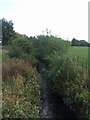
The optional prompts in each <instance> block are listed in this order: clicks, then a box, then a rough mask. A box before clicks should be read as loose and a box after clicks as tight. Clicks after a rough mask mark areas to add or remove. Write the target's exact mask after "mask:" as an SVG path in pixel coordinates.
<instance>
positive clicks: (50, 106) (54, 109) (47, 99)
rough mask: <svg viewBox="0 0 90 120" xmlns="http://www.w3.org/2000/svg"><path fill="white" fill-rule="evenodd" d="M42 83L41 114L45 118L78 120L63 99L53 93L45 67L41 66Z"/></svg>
mask: <svg viewBox="0 0 90 120" xmlns="http://www.w3.org/2000/svg"><path fill="white" fill-rule="evenodd" d="M39 72H40V75H41V77H42V83H41V108H40V113H41V115H42V117H43V118H59V119H60V118H61V119H66V120H67V119H68V118H71V119H73V120H78V119H77V118H76V116H75V115H74V113H73V112H72V111H70V109H69V108H67V106H66V105H65V104H64V102H63V100H62V98H61V97H60V96H59V95H57V93H55V92H53V90H52V87H51V83H50V81H49V80H48V78H47V75H46V70H45V65H44V64H42V65H41V66H40V70H39Z"/></svg>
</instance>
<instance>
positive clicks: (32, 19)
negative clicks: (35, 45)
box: [0, 0, 88, 41]
mask: <svg viewBox="0 0 90 120" xmlns="http://www.w3.org/2000/svg"><path fill="white" fill-rule="evenodd" d="M3 17H4V18H6V19H7V20H12V21H13V23H14V29H15V31H16V32H19V33H21V34H26V35H28V36H34V35H39V34H42V31H43V30H45V29H46V28H48V29H49V30H51V33H52V34H53V35H57V36H60V37H61V38H63V39H68V40H71V39H72V38H76V39H79V40H86V41H88V0H0V18H3Z"/></svg>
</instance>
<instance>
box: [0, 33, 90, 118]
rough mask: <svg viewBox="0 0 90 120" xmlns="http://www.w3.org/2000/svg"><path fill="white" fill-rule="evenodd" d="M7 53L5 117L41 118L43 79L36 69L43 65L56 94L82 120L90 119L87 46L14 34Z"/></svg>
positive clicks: (4, 63) (45, 37)
mask: <svg viewBox="0 0 90 120" xmlns="http://www.w3.org/2000/svg"><path fill="white" fill-rule="evenodd" d="M4 47H5V46H4ZM7 51H8V52H6V53H5V52H4V59H3V76H2V77H3V117H6V118H9V117H10V118H11V117H13V118H16V117H17V118H18V117H21V118H32V117H34V118H40V117H41V116H40V113H39V109H40V102H41V101H40V83H41V78H40V75H39V73H38V72H37V69H38V68H39V65H40V63H43V64H45V66H46V71H47V77H48V80H50V82H51V84H52V85H53V86H52V89H53V92H56V93H57V94H58V95H60V96H62V98H63V101H64V103H65V104H66V105H67V106H68V107H69V108H70V109H71V110H72V111H73V112H74V113H75V114H76V116H77V117H78V118H79V119H80V120H81V119H83V118H85V119H86V120H90V102H89V101H90V81H89V75H88V73H89V72H90V70H89V67H88V66H87V59H88V57H87V56H88V54H87V48H86V47H77V48H76V47H73V46H72V47H71V43H70V42H68V41H64V40H62V39H61V38H57V37H54V36H52V35H51V36H49V35H46V36H44V35H40V36H37V38H35V37H31V38H28V37H27V36H25V35H20V34H18V33H14V37H11V39H10V42H9V41H8V46H7ZM82 53H83V54H82ZM5 56H7V57H5ZM74 56H76V58H75V57H74ZM82 65H83V67H82ZM85 65H86V66H85ZM23 103H24V104H23Z"/></svg>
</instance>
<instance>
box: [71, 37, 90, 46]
mask: <svg viewBox="0 0 90 120" xmlns="http://www.w3.org/2000/svg"><path fill="white" fill-rule="evenodd" d="M71 45H72V46H90V43H88V42H86V41H85V40H77V39H75V38H73V39H72V41H71Z"/></svg>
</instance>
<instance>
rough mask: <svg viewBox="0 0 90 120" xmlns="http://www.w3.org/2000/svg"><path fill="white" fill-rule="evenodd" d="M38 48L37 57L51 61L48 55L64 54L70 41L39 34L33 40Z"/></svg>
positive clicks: (44, 60)
mask: <svg viewBox="0 0 90 120" xmlns="http://www.w3.org/2000/svg"><path fill="white" fill-rule="evenodd" d="M33 45H34V47H35V48H36V51H37V52H36V58H37V59H38V60H41V61H43V62H46V61H47V62H49V61H48V57H49V56H50V55H52V54H57V53H58V54H59V55H63V54H64V53H65V52H66V51H67V47H68V46H69V43H68V42H66V41H64V40H62V39H61V38H56V37H54V36H42V35H41V36H38V37H37V39H35V40H34V41H33Z"/></svg>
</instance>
